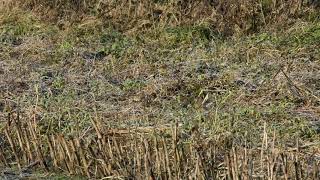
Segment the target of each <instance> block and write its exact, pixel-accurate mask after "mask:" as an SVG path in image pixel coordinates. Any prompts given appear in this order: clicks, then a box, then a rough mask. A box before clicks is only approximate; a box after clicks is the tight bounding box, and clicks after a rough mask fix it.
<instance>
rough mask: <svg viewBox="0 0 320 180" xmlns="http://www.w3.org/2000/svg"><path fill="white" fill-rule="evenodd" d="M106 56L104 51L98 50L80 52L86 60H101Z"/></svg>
mask: <svg viewBox="0 0 320 180" xmlns="http://www.w3.org/2000/svg"><path fill="white" fill-rule="evenodd" d="M106 56H107V54H106V53H105V52H104V51H99V52H87V51H86V52H84V53H83V54H82V57H83V58H84V59H86V60H102V59H103V58H104V57H106Z"/></svg>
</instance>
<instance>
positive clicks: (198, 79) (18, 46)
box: [0, 6, 320, 177]
mask: <svg viewBox="0 0 320 180" xmlns="http://www.w3.org/2000/svg"><path fill="white" fill-rule="evenodd" d="M39 11H40V10H38V11H31V10H30V9H27V8H26V7H21V6H19V7H15V6H14V7H11V8H6V9H3V10H2V11H1V12H0V43H1V44H0V119H1V121H2V122H1V127H2V130H4V129H8V127H10V121H13V120H12V119H19V121H21V122H22V123H25V122H29V121H30V122H32V123H33V125H32V127H33V128H34V131H35V134H37V136H35V137H38V138H36V139H38V140H39V141H41V140H42V139H43V138H45V137H46V136H51V135H61V136H63V137H73V138H74V137H77V138H88V139H90V138H91V139H95V138H96V136H99V133H102V134H103V135H105V134H108V133H110V132H112V133H113V134H116V135H117V136H120V135H122V134H125V135H124V136H127V135H128V134H130V133H132V132H134V133H137V132H138V133H139V134H143V136H144V137H145V136H147V138H149V137H153V136H155V135H154V132H156V134H157V135H158V133H160V134H161V135H163V136H169V137H170V138H173V139H174V138H175V137H174V133H173V132H172V131H173V130H174V129H176V130H177V129H178V130H177V131H178V134H179V135H177V136H178V137H179V141H183V142H184V143H185V142H189V143H193V142H194V143H195V144H197V145H199V144H201V143H203V142H204V141H208V142H211V141H212V140H214V141H215V143H220V144H216V146H221V147H223V148H225V151H228V152H229V150H230V151H231V152H233V155H234V154H235V150H234V149H233V148H232V147H236V148H237V147H241V148H243V147H244V146H245V148H248V149H255V150H256V149H259V148H260V149H261V148H262V149H264V148H265V149H267V148H268V147H269V146H271V145H272V144H273V146H276V147H277V148H279V149H281V152H282V151H283V152H287V151H290V152H291V151H292V149H294V148H297V147H298V149H299V147H304V155H305V154H312V155H310V158H313V159H315V163H318V165H319V157H320V134H319V133H320V21H319V16H320V14H319V11H318V9H316V10H314V11H313V13H311V15H310V14H309V15H308V16H307V17H304V16H303V17H292V19H289V20H288V21H290V23H288V24H286V25H284V26H283V27H280V28H278V29H277V25H275V24H272V23H270V26H267V27H264V28H261V29H259V30H257V32H243V31H240V30H239V31H238V30H234V29H233V30H232V31H233V32H232V35H229V34H228V33H224V31H216V30H215V29H213V28H212V26H210V23H208V22H201V23H193V24H192V25H191V24H182V25H168V26H163V27H157V28H152V27H141V26H140V25H139V26H137V27H135V28H131V29H130V30H124V29H125V27H118V26H110V25H108V23H110V22H108V23H105V21H104V20H102V19H99V18H97V17H94V16H88V17H86V18H84V19H82V20H81V21H79V22H78V21H72V20H69V19H68V20H64V21H62V20H61V19H60V20H58V21H55V20H50V21H49V20H48V21H45V20H44V19H42V18H41V16H39ZM149 23H150V22H149V21H148V23H147V24H148V25H149ZM279 26H280V25H279ZM230 31H231V30H230ZM27 126H28V127H29V128H30V127H31V125H30V124H28V125H27ZM13 127H15V126H13ZM17 127H18V126H17ZM131 131H132V132H131ZM22 132H23V131H22ZM10 133H11V132H9V134H10ZM12 133H13V132H12ZM18 133H19V132H18ZM119 134H120V135H119ZM171 135H172V136H171ZM13 136H14V137H16V136H18V135H13ZM5 138H6V134H5V133H2V135H1V139H5ZM77 138H75V139H77ZM98 138H99V137H98ZM129 139H130V138H129ZM196 140H201V141H203V142H201V143H199V142H197V141H196ZM13 141H15V142H16V143H18V142H19V140H18V139H16V140H13ZM146 141H147V140H146ZM151 141H152V140H151ZM134 142H135V143H137V142H138V141H132V143H134ZM3 143H5V141H3ZM24 143H26V142H24ZM24 143H22V144H24ZM152 143H153V142H149V141H148V143H144V142H143V141H142V145H143V146H149V145H151V144H152ZM179 143H182V142H179ZM40 144H41V143H40ZM120 144H121V143H120ZM146 144H147V145H146ZM173 144H174V143H173ZM244 144H245V145H244ZM2 145H3V147H2V148H3V149H5V148H10V146H9V145H8V144H7V145H6V144H2ZM208 147H209V146H208ZM210 147H211V146H210ZM42 148H44V149H45V148H46V147H42ZM123 148H124V149H126V147H125V146H124V147H123ZM145 148H146V149H147V147H145ZM150 148H151V149H152V147H150ZM175 148H176V147H175ZM223 148H222V149H223ZM17 149H19V148H18V147H17ZM163 149H165V148H163ZM173 149H174V148H173ZM1 151H2V150H1ZM145 151H147V150H145ZM239 151H240V150H239ZM44 152H45V150H44ZM177 152H180V151H179V150H177ZM204 152H205V151H204ZM219 152H220V151H219ZM254 152H255V151H254ZM181 153H182V154H183V150H181ZM188 153H189V152H188ZM205 153H207V152H205ZM205 153H204V154H205ZM123 154H128V155H129V154H130V153H126V152H123ZM146 154H147V153H146ZM151 154H152V153H151ZM169 154H170V152H169ZM191 154H192V153H191ZM258 154H259V153H258ZM260 155H261V157H262V153H261V154H259V155H257V156H260ZM12 156H13V154H12ZM45 156H46V155H45ZM178 156H179V155H178ZM204 156H205V155H204ZM239 156H240V155H239ZM172 157H175V156H172ZM195 157H196V155H195ZM205 157H207V156H205ZM224 158H225V157H224V156H223V158H222V159H224ZM306 158H307V157H306ZM0 159H1V158H0ZM9 159H10V158H9ZM12 159H13V158H11V159H10V160H12ZM45 161H49V162H48V164H50V163H51V160H45ZM13 162H15V161H13ZM121 162H122V161H121ZM259 163H260V162H259ZM67 166H68V165H67ZM203 166H205V165H203ZM197 167H198V166H197ZM228 167H232V166H228ZM68 168H69V170H70V167H68ZM151 169H152V168H151ZM160 169H161V168H160ZM182 169H183V168H182ZM318 170H319V169H318ZM304 171H307V170H304ZM117 172H118V173H121V172H122V171H120V170H119V171H117ZM135 172H136V171H135ZM141 172H142V171H141ZM186 172H187V170H186ZM315 172H316V170H315ZM90 173H91V172H89V174H90ZM318 173H319V171H318ZM107 174H108V173H107ZM159 174H161V173H159ZM173 174H174V173H173ZM199 174H201V172H199ZM204 174H205V173H204ZM284 174H285V173H284ZM83 175H86V174H85V173H84V174H83ZM118 175H119V177H120V176H122V175H124V174H118ZM176 175H177V174H176ZM197 175H198V174H197V173H196V175H195V177H197ZM318 175H319V174H318ZM150 176H151V175H150ZM199 176H200V175H199ZM226 176H227V175H226ZM279 176H281V177H282V175H279ZM140 177H142V175H141V176H140ZM185 177H187V175H186V176H185ZM230 177H234V176H232V175H230ZM264 177H265V176H264ZM314 177H316V176H314Z"/></svg>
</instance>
